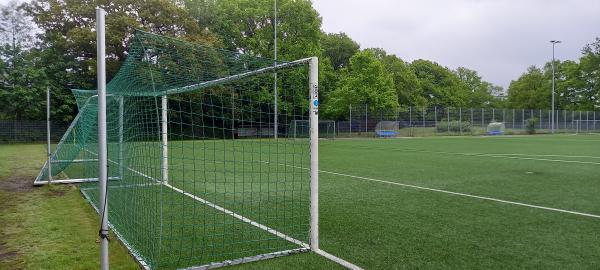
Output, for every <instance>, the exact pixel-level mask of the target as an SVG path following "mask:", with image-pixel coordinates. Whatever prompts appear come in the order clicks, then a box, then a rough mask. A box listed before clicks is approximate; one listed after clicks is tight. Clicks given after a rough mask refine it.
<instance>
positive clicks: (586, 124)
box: [571, 120, 600, 134]
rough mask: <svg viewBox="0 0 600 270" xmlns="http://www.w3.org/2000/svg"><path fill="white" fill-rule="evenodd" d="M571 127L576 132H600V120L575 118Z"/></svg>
mask: <svg viewBox="0 0 600 270" xmlns="http://www.w3.org/2000/svg"><path fill="white" fill-rule="evenodd" d="M571 129H572V130H573V132H574V133H575V134H582V133H586V134H593V133H600V120H573V121H572V122H571Z"/></svg>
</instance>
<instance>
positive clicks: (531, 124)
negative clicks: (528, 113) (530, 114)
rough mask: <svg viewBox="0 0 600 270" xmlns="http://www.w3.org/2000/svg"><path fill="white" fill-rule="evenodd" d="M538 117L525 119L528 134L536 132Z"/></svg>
mask: <svg viewBox="0 0 600 270" xmlns="http://www.w3.org/2000/svg"><path fill="white" fill-rule="evenodd" d="M537 121H538V120H537V118H529V119H527V120H525V130H526V131H527V134H535V125H536V124H537Z"/></svg>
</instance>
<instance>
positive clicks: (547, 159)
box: [355, 146, 600, 165]
mask: <svg viewBox="0 0 600 270" xmlns="http://www.w3.org/2000/svg"><path fill="white" fill-rule="evenodd" d="M355 148H364V149H369V150H374V149H377V150H380V149H382V148H377V147H360V146H356V147H355ZM390 149H393V150H400V151H407V152H415V153H431V154H443V155H460V156H474V157H492V158H506V159H520V160H535V161H548V162H560V163H577V164H588V165H600V162H594V161H579V160H564V159H549V158H533V157H527V156H525V155H523V156H512V155H508V154H484V153H461V152H444V151H433V150H422V149H414V148H386V150H390ZM517 155H518V154H517ZM549 156H550V155H549ZM564 157H566V156H564ZM572 157H575V156H572ZM581 157H583V156H581ZM594 158H600V157H594Z"/></svg>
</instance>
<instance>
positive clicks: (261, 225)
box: [110, 160, 310, 248]
mask: <svg viewBox="0 0 600 270" xmlns="http://www.w3.org/2000/svg"><path fill="white" fill-rule="evenodd" d="M110 162H113V163H116V162H115V161H112V160H110ZM117 164H118V163H117ZM127 169H128V170H129V171H132V172H134V173H136V174H139V175H141V176H143V177H146V178H148V179H151V180H154V181H156V182H157V184H162V185H163V186H166V187H168V188H170V189H172V190H174V191H176V192H179V193H181V194H183V195H185V196H188V197H190V198H192V199H194V200H196V201H199V202H201V203H203V204H205V205H208V206H210V207H212V208H214V209H216V210H219V211H221V212H223V213H225V214H227V215H230V216H232V217H234V218H237V219H239V220H241V221H243V222H245V223H248V224H250V225H252V226H255V227H257V228H259V229H262V230H265V231H267V232H269V233H271V234H273V235H275V236H277V237H280V238H283V239H285V240H287V241H290V242H292V243H294V244H297V245H299V246H302V247H304V248H310V246H309V245H308V244H307V243H304V242H302V241H300V240H298V239H295V238H293V237H291V236H288V235H286V234H284V233H282V232H279V231H277V230H275V229H273V228H271V227H268V226H266V225H263V224H260V223H258V222H256V221H254V220H252V219H249V218H247V217H245V216H242V215H240V214H237V213H235V212H233V211H231V210H229V209H226V208H224V207H222V206H220V205H217V204H215V203H212V202H210V201H207V200H205V199H202V198H200V197H198V196H196V195H194V194H191V193H188V192H186V191H184V190H182V189H179V188H176V187H174V186H172V185H171V184H168V183H164V182H162V181H159V180H158V179H156V178H154V177H151V176H148V175H146V174H144V173H142V172H140V171H137V170H134V169H132V168H129V167H127Z"/></svg>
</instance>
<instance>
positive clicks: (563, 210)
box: [262, 161, 600, 218]
mask: <svg viewBox="0 0 600 270" xmlns="http://www.w3.org/2000/svg"><path fill="white" fill-rule="evenodd" d="M262 162H264V163H270V162H268V161H262ZM278 165H279V166H287V167H293V168H297V169H303V170H310V169H309V168H303V167H299V166H293V165H287V164H282V163H280V164H278ZM319 172H320V173H327V174H332V175H337V176H344V177H350V178H355V179H361V180H366V181H372V182H379V183H384V184H390V185H396V186H402V187H409V188H414V189H420V190H427V191H434V192H440V193H446V194H452V195H458V196H463V197H469V198H475V199H481V200H487V201H493V202H499V203H506V204H512V205H519V206H525V207H530V208H536V209H542V210H548V211H555V212H561V213H567V214H573V215H579V216H586V217H592V218H600V215H594V214H589V213H584V212H577V211H571V210H565V209H559V208H552V207H545V206H539V205H535V204H527V203H521V202H513V201H507V200H502V199H496V198H492V197H486V196H478V195H472V194H467V193H460V192H454V191H447V190H443V189H436V188H428V187H422V186H416V185H410V184H403V183H398V182H392V181H386V180H381V179H375V178H370V177H364V176H356V175H351V174H345V173H338V172H332V171H324V170H319Z"/></svg>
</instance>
